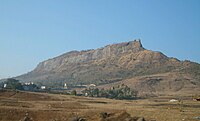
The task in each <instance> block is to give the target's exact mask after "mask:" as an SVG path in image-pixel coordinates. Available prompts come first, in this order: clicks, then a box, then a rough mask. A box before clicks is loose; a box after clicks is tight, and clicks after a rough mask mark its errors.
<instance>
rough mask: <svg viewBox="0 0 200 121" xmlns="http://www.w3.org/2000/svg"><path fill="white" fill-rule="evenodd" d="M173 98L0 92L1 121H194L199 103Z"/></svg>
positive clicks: (187, 98) (186, 98) (199, 108)
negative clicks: (122, 98)
mask: <svg viewBox="0 0 200 121" xmlns="http://www.w3.org/2000/svg"><path fill="white" fill-rule="evenodd" d="M172 98H175V99H176V97H170V96H169V97H157V98H152V99H142V100H134V101H127V100H111V99H105V98H88V97H76V96H69V95H58V94H47V93H33V92H16V91H0V121H20V120H21V121H25V120H26V121H70V120H75V119H82V120H86V121H124V120H127V121H128V120H132V121H136V120H137V119H138V118H139V117H144V118H145V119H146V120H147V121H155V120H156V121H183V120H185V121H196V119H194V117H197V116H200V111H199V110H200V102H198V101H193V100H192V98H190V97H187V96H186V97H183V103H179V102H173V103H172V102H169V100H170V99H172Z"/></svg>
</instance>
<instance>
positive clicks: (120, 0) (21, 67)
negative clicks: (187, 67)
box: [0, 0, 200, 78]
mask: <svg viewBox="0 0 200 121" xmlns="http://www.w3.org/2000/svg"><path fill="white" fill-rule="evenodd" d="M137 38H140V39H141V40H142V43H143V46H144V47H145V48H147V49H150V50H155V51H161V52H163V53H164V54H166V55H167V56H169V57H177V58H178V59H180V60H185V59H188V60H192V61H195V62H198V63H200V0H0V78H5V77H9V76H16V75H20V74H23V73H26V72H28V71H31V70H32V69H34V68H35V67H36V65H37V64H38V63H39V62H41V61H43V60H46V59H49V58H52V57H55V56H58V55H60V54H62V53H65V52H68V51H71V50H85V49H93V48H94V49H95V48H99V47H102V46H105V45H107V44H112V43H118V42H124V41H130V40H133V39H137Z"/></svg>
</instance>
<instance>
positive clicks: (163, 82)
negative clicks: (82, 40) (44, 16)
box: [16, 40, 200, 94]
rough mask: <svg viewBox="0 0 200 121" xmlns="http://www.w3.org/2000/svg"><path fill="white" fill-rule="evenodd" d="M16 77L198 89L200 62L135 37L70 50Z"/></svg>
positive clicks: (148, 88) (158, 89)
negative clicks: (174, 55)
mask: <svg viewBox="0 0 200 121" xmlns="http://www.w3.org/2000/svg"><path fill="white" fill-rule="evenodd" d="M16 79H19V80H21V81H33V82H39V83H43V84H48V85H54V86H55V85H57V86H59V85H62V84H63V83H64V82H66V83H68V84H73V85H78V84H91V83H93V84H96V85H99V86H100V87H102V86H103V87H104V86H105V87H111V86H113V85H117V84H119V83H127V84H128V85H129V86H131V87H132V88H135V89H137V90H142V92H143V93H144V94H146V93H151V94H156V93H158V92H162V93H165V92H170V91H172V92H174V91H181V90H185V91H186V92H187V91H188V90H190V89H191V90H196V91H197V92H199V87H200V65H199V64H197V63H194V62H190V61H180V60H178V59H176V58H169V57H167V56H166V55H164V54H163V53H161V52H155V51H151V50H147V49H145V48H144V47H143V46H142V44H141V41H140V40H134V41H130V42H124V43H119V44H112V45H107V46H105V47H103V48H99V49H96V50H87V51H71V52H68V53H65V54H63V55H60V56H58V57H55V58H52V59H49V60H46V61H44V62H41V63H39V64H38V66H37V67H36V68H35V69H34V70H33V71H31V72H29V73H27V74H24V75H21V76H18V77H16ZM142 87H144V88H142Z"/></svg>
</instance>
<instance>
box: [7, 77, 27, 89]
mask: <svg viewBox="0 0 200 121" xmlns="http://www.w3.org/2000/svg"><path fill="white" fill-rule="evenodd" d="M5 84H7V85H6V87H5V88H6V89H12V90H16V89H17V90H23V86H22V84H21V83H20V82H19V80H16V79H13V78H9V79H7V81H5Z"/></svg>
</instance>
